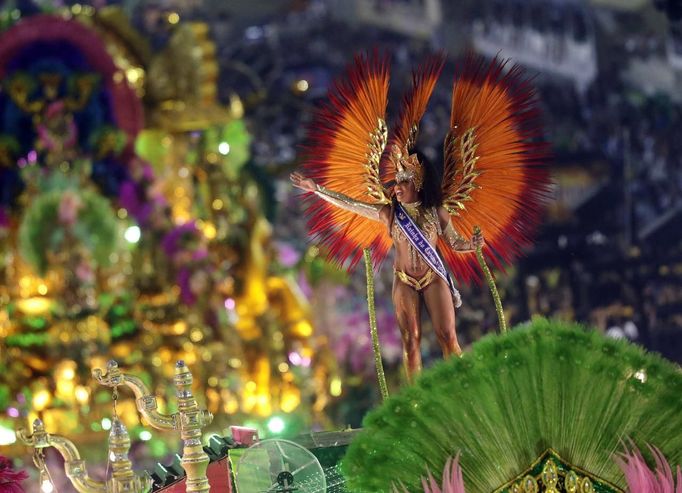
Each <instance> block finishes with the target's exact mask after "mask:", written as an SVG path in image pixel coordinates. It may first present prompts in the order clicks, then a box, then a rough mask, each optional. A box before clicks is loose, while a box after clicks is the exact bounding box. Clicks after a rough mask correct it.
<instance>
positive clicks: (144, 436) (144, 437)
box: [140, 430, 152, 442]
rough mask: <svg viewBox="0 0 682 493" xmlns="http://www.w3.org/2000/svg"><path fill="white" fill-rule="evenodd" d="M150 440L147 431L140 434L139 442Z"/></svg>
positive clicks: (149, 433) (150, 435) (150, 437)
mask: <svg viewBox="0 0 682 493" xmlns="http://www.w3.org/2000/svg"><path fill="white" fill-rule="evenodd" d="M151 439H152V433H151V432H150V431H148V430H142V431H141V432H140V440H142V441H143V442H148V441H149V440H151Z"/></svg>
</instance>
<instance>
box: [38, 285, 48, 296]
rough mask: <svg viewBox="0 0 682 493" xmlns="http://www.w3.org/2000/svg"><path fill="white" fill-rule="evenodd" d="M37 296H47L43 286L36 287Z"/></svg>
mask: <svg viewBox="0 0 682 493" xmlns="http://www.w3.org/2000/svg"><path fill="white" fill-rule="evenodd" d="M38 294H41V295H43V296H45V295H46V294H47V286H46V285H45V284H39V285H38Z"/></svg>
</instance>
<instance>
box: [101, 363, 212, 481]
mask: <svg viewBox="0 0 682 493" xmlns="http://www.w3.org/2000/svg"><path fill="white" fill-rule="evenodd" d="M92 376H93V378H94V379H95V380H97V382H98V383H100V384H101V385H104V386H106V387H112V388H114V389H115V390H117V389H118V387H119V386H121V385H124V386H126V387H128V388H130V389H131V390H132V391H133V393H134V394H135V402H136V404H137V410H138V411H139V412H140V414H142V416H144V418H145V419H146V420H147V421H148V422H149V424H150V425H151V426H152V427H154V428H156V429H158V430H166V431H171V430H174V431H179V432H180V437H181V438H182V440H183V443H184V446H183V453H182V461H181V464H182V467H183V469H184V470H185V473H186V474H187V491H188V492H192V493H194V492H202V493H203V492H208V491H209V485H208V478H207V477H206V469H207V468H208V462H209V458H208V455H207V454H206V452H204V449H203V446H202V443H201V429H202V428H204V427H205V426H208V425H209V424H211V422H212V421H213V415H212V414H211V413H210V412H208V411H206V410H204V409H199V405H198V404H197V401H196V399H195V398H194V395H193V394H192V381H193V379H192V373H191V372H190V371H189V368H187V365H185V363H184V361H178V362H177V363H176V365H175V376H174V378H173V382H174V384H175V387H176V392H175V395H176V397H177V399H178V412H177V413H174V414H171V415H165V414H162V413H160V412H159V411H158V408H157V401H156V397H155V396H154V395H153V394H152V393H151V392H150V391H149V389H147V386H146V385H145V384H144V383H143V382H142V380H140V379H139V378H138V377H136V376H133V375H127V374H125V373H122V372H121V370H120V369H119V368H118V363H116V361H113V360H111V361H109V363H108V364H107V371H106V373H104V372H103V371H102V370H101V369H99V368H95V369H94V370H93V371H92Z"/></svg>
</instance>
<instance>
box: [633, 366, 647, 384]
mask: <svg viewBox="0 0 682 493" xmlns="http://www.w3.org/2000/svg"><path fill="white" fill-rule="evenodd" d="M633 377H634V378H635V379H637V380H639V381H640V382H642V383H645V382H646V371H644V369H642V370H638V371H636V372H635V374H634V375H633Z"/></svg>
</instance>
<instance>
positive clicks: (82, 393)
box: [75, 385, 90, 406]
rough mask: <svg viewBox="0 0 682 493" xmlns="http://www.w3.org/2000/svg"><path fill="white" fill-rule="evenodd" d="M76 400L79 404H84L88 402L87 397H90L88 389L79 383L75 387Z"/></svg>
mask: <svg viewBox="0 0 682 493" xmlns="http://www.w3.org/2000/svg"><path fill="white" fill-rule="evenodd" d="M75 393H76V400H77V401H78V403H79V404H81V405H83V406H84V405H85V404H87V403H88V399H89V398H90V391H89V390H88V389H87V387H83V386H82V385H79V386H78V387H76V392H75Z"/></svg>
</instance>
